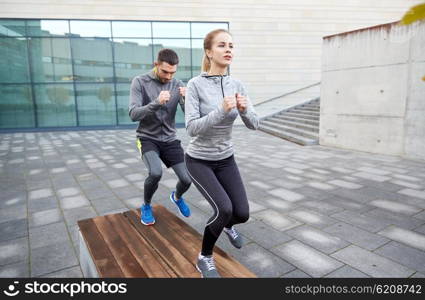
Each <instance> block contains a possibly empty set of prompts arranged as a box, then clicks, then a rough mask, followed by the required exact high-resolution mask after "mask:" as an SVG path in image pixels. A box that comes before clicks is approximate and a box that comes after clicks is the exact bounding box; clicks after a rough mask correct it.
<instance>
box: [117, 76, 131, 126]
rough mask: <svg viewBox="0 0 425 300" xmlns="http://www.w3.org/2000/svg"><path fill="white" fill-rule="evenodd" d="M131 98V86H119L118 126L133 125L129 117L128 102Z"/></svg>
mask: <svg viewBox="0 0 425 300" xmlns="http://www.w3.org/2000/svg"><path fill="white" fill-rule="evenodd" d="M129 98H130V84H128V83H120V84H117V102H118V124H119V125H128V124H133V123H134V122H133V121H131V119H130V117H129V116H128V102H129Z"/></svg>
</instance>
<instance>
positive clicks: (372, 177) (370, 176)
mask: <svg viewBox="0 0 425 300" xmlns="http://www.w3.org/2000/svg"><path fill="white" fill-rule="evenodd" d="M353 176H357V177H360V178H364V179H368V180H373V181H378V182H384V181H387V180H390V179H391V178H390V177H387V176H381V175H376V174H371V173H366V172H358V173H354V174H353Z"/></svg>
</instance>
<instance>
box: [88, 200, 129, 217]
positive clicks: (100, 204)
mask: <svg viewBox="0 0 425 300" xmlns="http://www.w3.org/2000/svg"><path fill="white" fill-rule="evenodd" d="M90 203H91V204H92V206H93V208H94V210H95V211H96V212H97V213H98V214H99V215H104V214H105V213H106V212H108V211H111V210H115V209H127V207H126V206H125V205H124V203H123V202H121V201H120V200H118V199H117V198H116V197H108V198H101V199H97V200H92V201H90Z"/></svg>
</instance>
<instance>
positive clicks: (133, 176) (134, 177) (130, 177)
mask: <svg viewBox="0 0 425 300" xmlns="http://www.w3.org/2000/svg"><path fill="white" fill-rule="evenodd" d="M124 177H125V178H127V179H128V180H130V181H142V180H144V179H145V176H143V175H142V174H140V173H134V174H129V175H126V176H124Z"/></svg>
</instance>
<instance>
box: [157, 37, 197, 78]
mask: <svg viewBox="0 0 425 300" xmlns="http://www.w3.org/2000/svg"><path fill="white" fill-rule="evenodd" d="M162 48H170V49H173V50H174V51H176V53H177V55H178V56H179V65H178V67H177V73H176V75H175V77H176V78H178V79H180V80H183V81H189V79H190V78H192V74H191V63H190V40H186V39H182V40H180V39H178V40H177V39H155V40H154V57H155V59H156V57H157V55H158V51H159V50H161V49H162Z"/></svg>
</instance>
